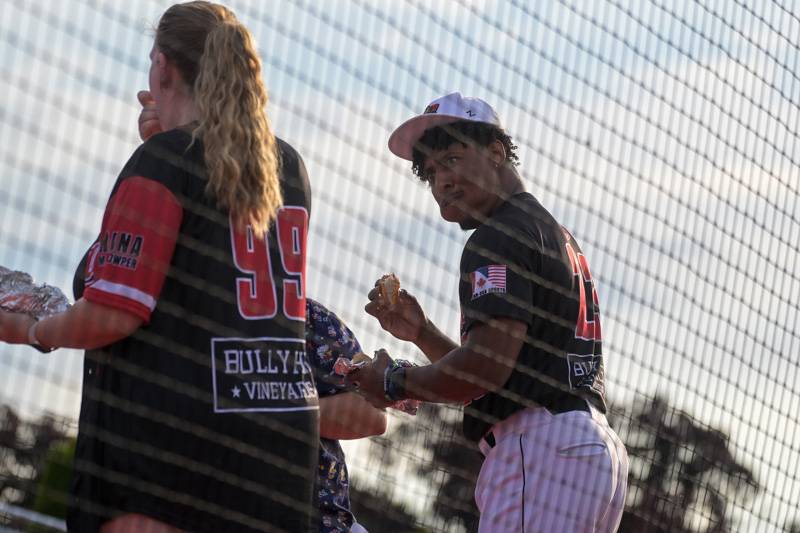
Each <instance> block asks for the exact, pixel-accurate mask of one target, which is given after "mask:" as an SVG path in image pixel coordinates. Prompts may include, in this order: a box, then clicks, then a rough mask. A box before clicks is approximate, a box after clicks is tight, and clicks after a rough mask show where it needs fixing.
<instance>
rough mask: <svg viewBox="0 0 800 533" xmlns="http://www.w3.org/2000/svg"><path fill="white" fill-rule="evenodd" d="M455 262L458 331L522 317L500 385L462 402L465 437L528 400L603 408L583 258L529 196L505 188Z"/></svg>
mask: <svg viewBox="0 0 800 533" xmlns="http://www.w3.org/2000/svg"><path fill="white" fill-rule="evenodd" d="M460 271H461V280H460V283H459V299H460V303H461V315H462V317H461V337H462V339H464V338H465V337H466V335H467V333H468V332H469V330H470V328H471V327H472V326H474V325H475V324H476V323H479V322H487V321H488V320H490V319H491V318H499V317H502V318H511V319H514V320H518V321H520V322H523V323H525V324H527V325H528V329H527V332H526V339H525V342H524V343H523V346H522V348H521V350H520V354H519V357H518V359H517V364H516V366H515V368H514V369H513V371H512V372H511V376H510V377H509V379H508V381H507V382H506V383H505V384H504V386H503V387H502V389H501V390H498V391H496V392H490V393H487V394H485V395H483V396H481V397H480V398H476V399H474V400H473V401H472V402H470V403H469V404H468V405H467V406H465V408H464V433H465V436H466V437H467V438H470V439H472V440H475V441H477V440H479V439H480V438H481V437H482V436H483V435H484V434H485V433H486V431H488V430H489V428H490V427H491V426H492V425H493V424H495V423H496V422H499V421H501V420H504V419H506V418H508V417H509V416H510V415H512V414H513V413H515V412H516V411H518V410H520V409H524V408H526V407H529V406H543V407H548V408H551V409H553V410H562V409H564V408H565V407H564V406H569V405H571V404H574V399H575V398H584V399H587V400H588V401H590V402H592V403H593V404H594V405H595V406H597V407H598V408H599V409H601V410H602V411H604V412H605V410H606V406H605V400H604V394H605V387H604V380H603V372H604V371H603V354H602V333H601V330H600V308H599V303H598V298H597V291H596V290H595V286H594V280H593V279H592V277H591V274H590V272H589V265H588V262H587V261H586V258H585V257H584V255H583V253H582V252H581V250H580V248H579V247H578V243H577V242H576V241H575V239H574V238H573V237H572V235H570V234H569V232H568V231H567V230H565V229H564V228H563V227H561V226H560V225H559V224H558V222H556V220H555V219H554V218H553V216H552V215H551V214H550V213H549V212H548V211H547V210H546V209H545V208H544V207H542V205H541V204H540V203H539V202H538V201H537V200H536V199H535V198H534V197H533V196H532V195H530V194H529V193H520V194H517V195H515V196H513V197H512V198H510V199H509V200H508V201H507V202H505V203H504V204H503V205H501V206H500V207H499V208H498V209H497V210H495V212H494V213H492V216H491V217H490V218H489V219H488V220H487V221H486V222H485V223H484V224H482V225H481V226H480V227H478V228H477V229H476V230H475V232H474V233H473V234H472V235H471V236H470V238H469V240H468V241H467V244H466V246H465V248H464V252H463V254H462V256H461V267H460ZM571 402H572V403H571Z"/></svg>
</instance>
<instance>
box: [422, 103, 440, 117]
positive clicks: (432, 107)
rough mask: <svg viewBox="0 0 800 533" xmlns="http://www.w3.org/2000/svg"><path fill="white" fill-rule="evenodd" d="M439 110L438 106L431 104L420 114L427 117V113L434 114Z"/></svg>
mask: <svg viewBox="0 0 800 533" xmlns="http://www.w3.org/2000/svg"><path fill="white" fill-rule="evenodd" d="M438 110H439V104H431V105H429V106H428V107H426V108H425V111H423V112H422V114H423V115H427V114H429V113H436V111H438Z"/></svg>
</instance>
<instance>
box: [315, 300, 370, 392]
mask: <svg viewBox="0 0 800 533" xmlns="http://www.w3.org/2000/svg"><path fill="white" fill-rule="evenodd" d="M359 352H361V345H360V344H359V343H358V340H357V339H356V337H355V335H354V334H353V332H352V331H350V328H348V327H347V326H346V325H345V324H344V322H342V320H341V319H340V318H339V317H338V316H336V315H335V314H334V313H333V312H332V311H330V310H328V309H327V308H326V307H325V306H323V305H322V304H320V303H319V302H316V301H314V300H312V299H310V298H306V354H307V356H308V360H309V363H310V364H311V368H312V369H313V371H314V382H315V383H316V386H317V392H318V393H319V395H320V397H323V396H331V395H333V394H336V393H338V392H341V391H342V390H344V382H343V380H342V378H341V376H338V375H337V374H335V373H334V371H333V366H334V363H336V360H337V359H338V358H339V357H345V358H347V359H352V358H353V356H354V355H356V354H357V353H359Z"/></svg>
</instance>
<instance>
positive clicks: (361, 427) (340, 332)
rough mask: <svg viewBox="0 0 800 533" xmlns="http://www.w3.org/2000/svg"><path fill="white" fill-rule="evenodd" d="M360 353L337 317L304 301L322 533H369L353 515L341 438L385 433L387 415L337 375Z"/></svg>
mask: <svg viewBox="0 0 800 533" xmlns="http://www.w3.org/2000/svg"><path fill="white" fill-rule="evenodd" d="M359 352H361V345H360V344H359V343H358V340H357V339H356V337H355V335H353V332H352V331H350V328H348V327H347V326H346V325H345V324H344V323H343V322H342V321H341V319H339V317H338V316H336V315H335V314H334V313H333V312H331V311H330V310H328V309H327V308H326V307H325V306H323V305H322V304H320V303H319V302H316V301H314V300H312V299H310V298H306V354H307V357H308V361H309V363H310V365H311V367H312V369H313V371H314V382H315V383H316V386H317V392H318V393H319V407H320V446H319V468H318V471H317V473H318V478H317V487H316V490H317V494H318V498H319V500H318V501H319V510H320V527H319V531H320V533H340V532H341V533H345V532H350V531H352V532H354V533H355V532H357V531H362V532H363V531H365V530H364V529H363V527H362V526H360V525H359V524H356V523H355V519H354V517H353V513H352V512H351V511H350V478H349V476H348V473H347V464H346V463H345V457H344V452H343V451H342V447H341V445H340V444H339V440H341V439H360V438H363V437H369V436H372V435H381V434H382V433H383V432H384V431H386V412H385V411H383V410H381V409H377V408H375V407H373V406H372V405H370V404H369V403H368V402H367V401H366V400H364V398H363V397H361V395H359V394H358V393H356V392H349V391H348V390H346V388H345V385H344V383H343V380H342V378H341V376H338V375H336V374H335V373H334V372H333V365H334V363H335V362H336V360H337V359H338V358H339V357H346V358H348V359H352V358H353V356H354V355H355V354H357V353H359Z"/></svg>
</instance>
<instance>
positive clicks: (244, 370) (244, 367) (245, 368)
mask: <svg viewBox="0 0 800 533" xmlns="http://www.w3.org/2000/svg"><path fill="white" fill-rule="evenodd" d="M245 355H246V356H247V357H246V358H245ZM239 357H241V361H240V362H239V365H240V367H239V373H240V374H252V373H253V372H254V371H255V369H254V367H253V350H244V351H240V352H239ZM245 363H246V364H245Z"/></svg>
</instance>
